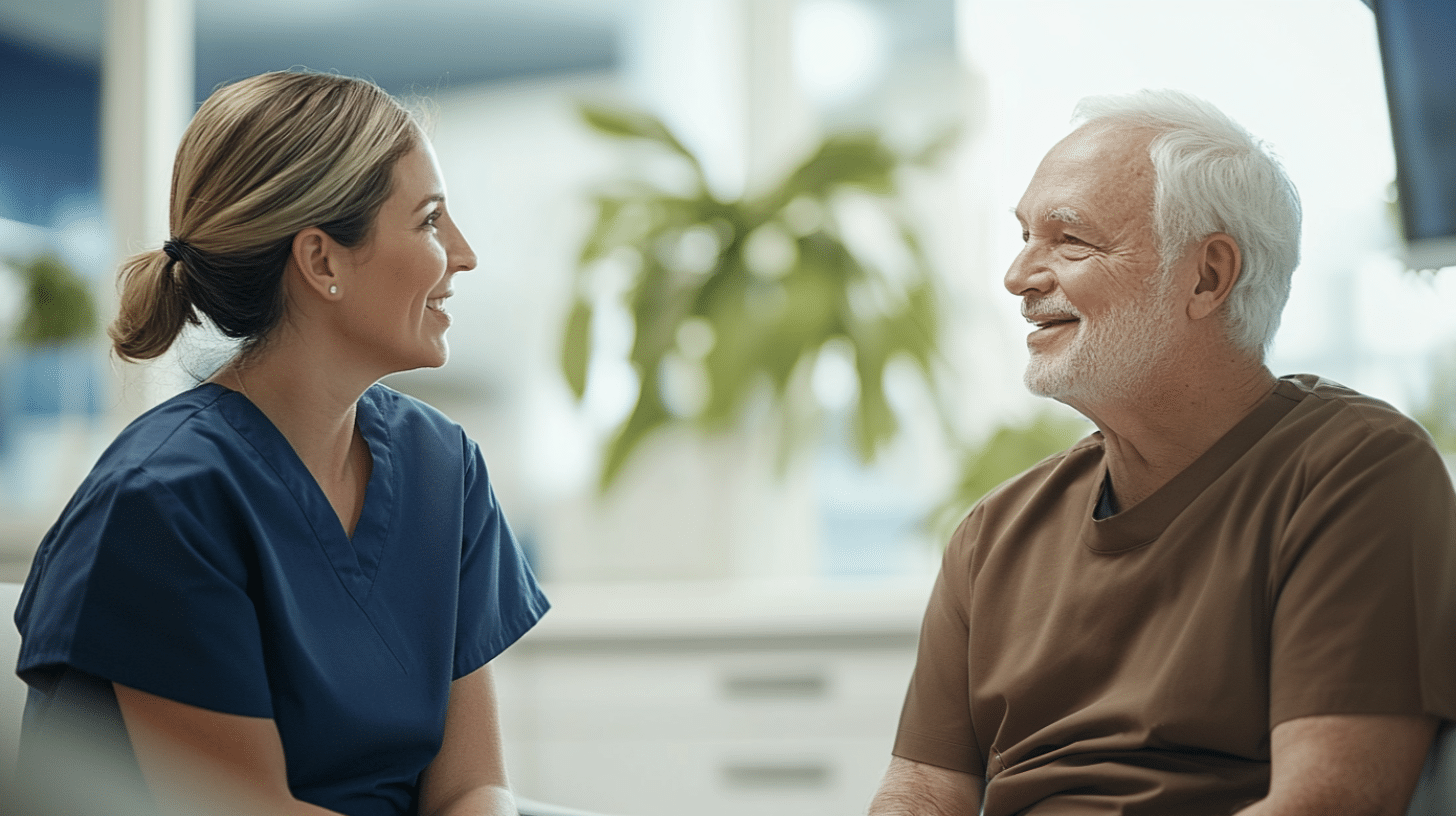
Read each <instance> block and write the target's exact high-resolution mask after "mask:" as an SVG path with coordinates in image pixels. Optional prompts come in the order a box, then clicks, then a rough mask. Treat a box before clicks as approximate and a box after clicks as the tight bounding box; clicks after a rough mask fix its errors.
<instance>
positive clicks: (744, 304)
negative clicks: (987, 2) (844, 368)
mask: <svg viewBox="0 0 1456 816" xmlns="http://www.w3.org/2000/svg"><path fill="white" fill-rule="evenodd" d="M580 111H581V114H582V116H583V118H584V119H585V121H586V122H587V124H588V125H590V126H591V127H592V128H593V129H594V130H596V131H597V132H599V133H601V134H604V135H605V136H608V137H611V138H613V139H618V140H624V141H628V142H632V143H636V144H638V145H641V146H646V147H647V148H649V150H650V152H651V153H653V154H656V155H657V157H658V158H667V159H668V160H669V161H670V164H672V165H675V166H676V168H677V170H679V171H685V172H678V173H676V175H675V176H664V178H663V179H659V178H656V177H653V178H649V177H648V176H649V175H650V174H649V173H647V172H643V173H640V174H636V175H634V177H630V178H624V179H620V180H618V181H617V182H616V183H614V184H611V185H610V186H608V187H606V188H604V189H603V190H601V191H600V192H598V193H597V194H596V196H595V203H596V207H597V218H596V222H595V225H594V226H593V228H592V230H591V232H590V234H589V236H588V237H587V239H586V241H585V243H584V245H583V247H582V250H581V255H580V259H579V264H578V267H577V275H576V280H575V287H574V292H575V295H574V298H573V305H572V307H571V311H570V316H569V318H568V320H567V324H566V327H565V337H564V342H563V346H562V358H561V366H562V371H563V373H564V374H565V376H566V380H567V382H568V383H569V384H570V386H571V389H572V391H573V392H574V393H575V395H576V397H577V398H578V399H581V398H583V396H584V395H585V394H586V391H587V388H588V386H589V383H588V377H589V372H590V370H591V360H592V356H593V345H594V343H593V324H594V322H595V321H596V320H597V319H598V318H599V314H598V310H599V309H601V308H603V307H605V306H607V304H606V303H605V302H604V301H603V300H602V296H601V293H602V292H603V291H605V290H610V289H611V283H610V282H608V281H605V280H604V278H610V277H611V276H612V275H614V274H616V275H621V274H622V269H623V268H624V267H625V269H626V270H627V277H628V278H629V280H628V282H627V283H626V286H625V292H624V294H622V295H621V297H622V299H623V305H624V306H625V308H626V309H627V310H628V312H629V313H630V316H631V319H632V321H633V324H634V333H633V340H632V347H631V351H630V362H631V365H632V367H633V369H634V370H635V372H636V374H637V377H638V392H637V397H636V401H635V404H634V405H633V406H632V409H631V412H630V414H629V415H628V416H627V417H626V419H625V420H623V421H622V422H621V424H620V425H619V427H618V428H617V429H616V431H615V433H614V435H613V436H612V438H611V441H610V442H609V443H608V446H607V450H606V453H605V456H604V458H603V464H602V469H601V473H600V486H601V488H602V489H603V490H605V489H607V488H609V487H610V486H611V484H612V482H613V480H614V479H615V478H616V476H617V475H618V474H619V473H620V471H621V469H622V467H623V465H624V464H625V463H626V462H627V461H628V459H629V458H630V457H631V455H632V453H633V452H634V451H635V450H636V449H637V447H638V445H639V444H640V443H641V442H642V441H643V440H644V439H645V438H646V437H647V436H648V435H649V434H651V433H653V432H654V431H656V430H659V429H661V428H664V427H666V426H668V425H671V424H688V425H690V426H692V427H696V428H698V429H701V430H704V431H719V430H724V429H727V428H730V427H734V426H735V425H738V424H740V423H742V422H744V421H745V418H746V416H747V415H748V414H750V413H753V412H756V411H757V410H759V406H761V405H763V404H764V403H765V401H763V400H761V399H760V396H761V395H764V394H767V395H768V399H767V400H766V405H767V411H768V414H769V415H770V416H771V417H772V418H773V421H774V422H775V424H776V425H777V430H778V440H779V450H780V463H781V464H782V463H784V462H785V461H786V459H787V457H788V456H789V455H790V453H791V452H792V449H793V448H795V447H797V446H799V445H801V444H802V443H804V442H805V441H808V440H811V439H817V438H818V436H817V434H816V430H817V428H818V425H819V423H818V421H817V420H818V419H819V417H820V415H821V412H822V411H823V406H822V405H821V404H820V401H819V400H818V399H817V398H816V397H815V395H814V392H813V389H812V388H810V387H809V379H810V377H811V376H812V371H813V368H814V366H815V365H816V364H818V363H819V362H820V360H821V357H822V356H824V355H837V356H838V357H839V358H840V360H841V361H846V362H848V363H849V365H851V366H852V368H853V372H854V375H855V380H856V385H855V394H854V400H853V402H852V404H851V405H850V406H849V408H848V410H849V411H850V412H851V415H850V423H849V425H850V428H851V432H850V436H851V437H852V438H851V440H850V441H851V443H852V446H853V448H854V450H855V451H856V452H857V454H858V456H859V457H860V459H861V461H864V462H868V461H870V460H872V459H873V458H874V456H875V454H876V452H877V451H878V450H879V449H880V447H881V446H882V445H884V444H885V443H886V442H888V441H889V440H890V439H891V438H893V437H894V435H895V434H896V432H897V430H898V424H897V420H896V418H895V414H894V411H893V410H892V408H891V406H890V403H889V401H888V399H887V398H886V393H885V384H884V375H885V370H886V367H887V366H888V365H890V364H891V363H892V362H893V361H894V360H896V359H897V358H904V359H908V360H910V361H912V362H913V364H914V368H915V370H917V371H918V372H919V373H920V375H921V377H922V378H923V380H924V382H925V383H926V384H927V385H928V386H929V388H930V391H931V393H932V399H933V400H934V401H936V402H937V403H939V402H940V400H939V398H938V397H937V396H935V392H936V374H935V371H936V368H937V365H938V364H939V362H940V360H939V355H938V352H937V345H938V342H939V327H940V313H939V307H938V298H937V292H936V287H935V284H934V281H935V276H934V274H932V271H931V269H930V266H929V263H928V261H927V259H926V256H925V253H924V251H923V249H922V245H921V240H920V238H919V236H918V235H917V233H916V230H915V229H914V228H913V227H912V225H911V224H910V222H909V220H908V218H907V217H906V216H905V214H904V212H903V211H902V208H901V206H900V202H899V201H898V198H897V194H898V185H897V174H898V173H899V172H900V170H901V169H902V168H905V167H907V166H920V167H925V166H928V165H931V164H932V163H934V162H935V161H936V160H937V159H938V158H939V157H940V156H941V155H942V153H943V152H944V150H945V148H946V147H948V146H949V145H951V144H952V143H953V142H954V139H955V136H954V134H951V133H947V134H945V135H943V136H942V137H941V138H938V139H936V140H934V141H933V142H932V143H931V144H930V145H928V146H926V147H925V148H924V149H922V150H920V151H918V152H916V153H915V154H914V155H910V156H901V155H898V154H897V153H896V152H895V151H893V150H892V149H890V147H888V146H887V145H886V144H885V142H884V141H883V140H882V139H881V138H880V136H879V135H878V134H876V133H873V132H853V133H842V134H835V135H831V136H829V137H827V138H825V139H824V140H823V141H822V142H821V143H820V144H819V145H818V146H817V148H815V149H814V150H813V151H812V152H811V154H810V155H809V157H808V158H807V159H806V160H804V162H803V163H802V164H800V165H799V166H798V167H797V168H795V169H794V170H793V171H791V172H790V173H788V174H787V175H786V176H784V177H783V178H782V179H780V180H778V181H777V183H773V184H769V185H766V189H763V190H762V192H758V193H756V194H751V195H745V196H742V197H739V198H735V199H729V200H725V199H723V198H719V197H718V196H716V195H715V194H714V193H713V191H712V190H711V189H710V187H709V184H708V180H707V177H706V176H705V174H704V170H703V167H702V164H701V163H700V161H699V159H698V158H697V157H696V156H695V155H694V154H693V153H692V152H691V151H690V150H688V149H687V148H686V147H684V145H683V144H682V143H681V142H680V141H679V140H678V138H677V137H676V136H675V135H674V134H673V133H672V132H671V131H670V130H669V129H668V128H667V127H666V126H665V125H664V124H663V123H662V122H661V121H660V120H659V119H657V118H655V117H653V116H651V115H650V114H647V113H643V112H640V111H635V110H628V109H619V108H611V107H606V106H602V105H596V104H590V103H586V104H582V105H581V107H580ZM866 202H868V203H870V204H872V205H873V206H872V207H871V208H870V209H871V210H873V212H875V213H877V215H878V217H879V219H881V224H882V225H884V226H887V227H888V230H886V231H885V232H886V233H887V234H888V235H890V236H892V238H891V241H890V243H892V244H895V245H896V246H895V247H893V249H894V251H893V252H892V253H890V254H891V255H893V256H895V258H896V259H897V260H896V262H894V263H885V262H883V258H882V257H880V256H881V255H883V254H884V253H872V254H875V255H876V257H874V258H871V257H869V256H868V255H867V254H866V253H865V251H864V250H863V248H862V244H859V243H857V242H856V241H855V240H854V238H855V236H853V235H849V234H847V233H850V232H853V231H855V230H858V229H860V228H861V226H862V219H861V221H855V222H854V224H853V225H848V224H846V219H845V217H844V213H845V212H846V208H847V207H849V208H856V207H857V210H856V212H857V213H858V214H859V216H863V215H864V213H865V210H866V208H865V207H864V206H862V205H864V204H865V203H866ZM882 248H883V247H882ZM754 415H755V416H757V414H756V413H755V414H754ZM944 416H945V415H944V411H943V410H941V417H942V420H944Z"/></svg>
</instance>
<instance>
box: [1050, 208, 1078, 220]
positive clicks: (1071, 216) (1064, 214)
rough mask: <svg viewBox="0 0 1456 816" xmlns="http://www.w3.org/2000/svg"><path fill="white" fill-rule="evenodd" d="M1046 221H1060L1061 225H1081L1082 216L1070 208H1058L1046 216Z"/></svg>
mask: <svg viewBox="0 0 1456 816" xmlns="http://www.w3.org/2000/svg"><path fill="white" fill-rule="evenodd" d="M1046 219H1047V220H1048V221H1060V222H1062V223H1063V224H1081V223H1082V214H1081V213H1079V212H1077V211H1076V210H1074V209H1072V208H1071V207H1058V208H1056V209H1055V210H1052V211H1051V212H1048V213H1047V214H1046Z"/></svg>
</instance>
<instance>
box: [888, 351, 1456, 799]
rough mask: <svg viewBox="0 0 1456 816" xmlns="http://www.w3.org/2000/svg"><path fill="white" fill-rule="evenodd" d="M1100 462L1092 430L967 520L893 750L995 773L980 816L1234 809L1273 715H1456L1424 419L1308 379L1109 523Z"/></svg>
mask: <svg viewBox="0 0 1456 816" xmlns="http://www.w3.org/2000/svg"><path fill="white" fill-rule="evenodd" d="M1105 471H1106V466H1105V464H1104V460H1103V446H1102V440H1101V437H1100V436H1099V435H1095V434H1094V435H1093V436H1092V437H1090V438H1088V439H1086V440H1083V441H1082V442H1080V443H1078V444H1077V445H1076V446H1074V447H1072V448H1071V449H1070V450H1067V451H1065V452H1063V453H1060V454H1058V455H1056V456H1053V457H1051V458H1049V459H1047V460H1045V461H1043V462H1041V463H1040V464H1038V465H1036V466H1035V467H1033V468H1032V469H1031V470H1029V471H1027V472H1026V473H1024V474H1022V475H1020V476H1018V477H1017V478H1015V479H1013V480H1012V481H1010V482H1008V483H1006V484H1005V485H1003V486H1001V487H1000V488H998V489H997V490H996V491H995V492H994V493H992V494H991V495H989V496H988V497H986V498H985V499H984V500H982V502H981V503H980V504H979V505H977V506H976V508H975V509H974V510H972V511H971V514H970V515H969V516H968V517H967V518H966V520H965V521H964V522H963V523H962V524H961V526H960V529H959V530H958V531H957V532H956V534H955V537H954V538H953V539H952V541H951V543H950V546H949V547H948V548H947V550H946V553H945V560H944V564H943V566H942V569H941V574H940V577H939V579H938V580H937V582H936V585H935V589H934V591H933V593H932V595H931V600H930V605H929V609H928V610H927V612H926V615H925V622H924V626H923V628H922V631H921V639H920V652H919V657H918V661H917V663H916V667H915V674H914V677H913V678H912V680H911V682H910V689H909V693H908V695H907V697H906V700H905V709H904V713H903V714H902V715H901V719H900V730H899V733H898V735H897V738H896V741H895V748H894V753H895V755H896V756H900V757H904V758H907V759H912V760H916V761H919V762H924V763H929V764H931V765H937V766H940V767H943V768H951V769H954V770H958V771H965V772H968V773H973V774H978V775H982V776H984V777H986V779H987V780H988V782H987V786H986V794H985V814H986V816H1009V814H1014V813H1023V812H1024V813H1031V814H1037V816H1042V815H1043V814H1088V813H1099V814H1124V816H1134V815H1135V814H1157V815H1158V816H1169V814H1173V815H1174V816H1194V815H1195V814H1228V813H1231V812H1232V811H1234V810H1235V809H1237V807H1238V806H1239V805H1241V804H1243V803H1247V802H1249V801H1252V800H1255V799H1258V798H1261V797H1263V796H1264V795H1265V794H1266V793H1267V789H1268V782H1269V732H1270V729H1271V728H1273V726H1275V725H1277V724H1278V723H1280V722H1283V721H1285V720H1289V719H1293V718H1296V717H1302V716H1308V715H1314V714H1421V713H1426V714H1431V715H1435V716H1438V717H1442V718H1446V719H1456V494H1453V492H1452V487H1451V481H1450V478H1449V476H1448V474H1447V472H1446V469H1445V467H1444V465H1443V463H1442V461H1441V458H1440V456H1439V455H1438V454H1437V453H1436V451H1435V449H1434V448H1433V447H1432V445H1431V442H1430V438H1429V437H1428V436H1427V435H1426V433H1425V432H1424V431H1423V430H1422V429H1421V428H1420V427H1419V426H1418V425H1417V424H1415V423H1414V422H1412V421H1411V420H1409V419H1407V418H1406V417H1404V416H1402V415H1401V414H1400V413H1399V412H1397V411H1396V410H1394V409H1393V408H1391V407H1390V406H1388V405H1386V404H1385V403H1382V402H1380V401H1378V400H1374V399H1371V398H1369V397H1365V396H1362V395H1360V394H1357V393H1355V392H1353V391H1350V390H1348V389H1346V388H1343V387H1341V386H1339V385H1336V384H1334V383H1331V382H1328V381H1324V380H1320V379H1318V378H1316V377H1312V376H1308V375H1300V376H1296V377H1290V378H1285V379H1283V380H1281V381H1280V382H1279V384H1278V385H1277V387H1276V388H1275V389H1274V391H1273V393H1272V394H1271V395H1270V396H1269V397H1268V398H1267V399H1266V400H1265V401H1264V402H1263V403H1261V404H1260V405H1259V406H1258V407H1257V408H1256V409H1255V410H1254V411H1253V413H1251V414H1250V415H1249V416H1247V417H1245V418H1244V419H1243V420H1241V421H1240V422H1239V424H1238V425H1236V426H1235V427H1234V428H1233V429H1232V430H1230V431H1229V432H1228V433H1227V434H1226V435H1225V436H1224V437H1223V438H1222V439H1220V440H1219V441H1218V443H1217V444H1215V445H1214V446H1213V448H1211V449H1210V450H1208V451H1207V452H1206V453H1204V454H1203V455H1202V456H1200V457H1199V458H1198V459H1197V460H1196V461H1195V462H1194V463H1193V464H1192V465H1190V466H1189V467H1188V468H1187V469H1186V470H1184V471H1183V472H1182V473H1180V474H1178V475H1177V476H1176V477H1174V478H1173V479H1172V480H1171V481H1170V482H1168V483H1167V484H1165V485H1163V487H1161V488H1159V489H1158V491H1157V492H1155V493H1154V494H1153V495H1152V496H1150V497H1148V498H1147V499H1145V500H1143V501H1142V502H1139V503H1138V504H1137V505H1135V506H1133V507H1131V508H1129V509H1128V510H1126V511H1124V512H1121V513H1118V514H1116V515H1114V516H1112V517H1110V518H1106V519H1103V520H1100V521H1096V520H1093V518H1092V509H1093V506H1094V505H1095V503H1096V501H1097V497H1098V494H1099V489H1100V488H1101V486H1102V480H1103V476H1104V474H1105ZM1371 750H1378V746H1371Z"/></svg>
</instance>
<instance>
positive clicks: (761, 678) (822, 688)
mask: <svg viewBox="0 0 1456 816" xmlns="http://www.w3.org/2000/svg"><path fill="white" fill-rule="evenodd" d="M828 690H829V682H828V680H827V679H826V678H825V677H824V675H822V674H793V675H730V676H728V677H725V678H723V696H725V697H727V698H729V699H732V700H786V699H787V700H804V699H812V698H815V697H823V696H825V694H826V693H827V692H828Z"/></svg>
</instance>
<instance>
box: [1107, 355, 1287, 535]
mask: <svg viewBox="0 0 1456 816" xmlns="http://www.w3.org/2000/svg"><path fill="white" fill-rule="evenodd" d="M1303 398H1304V392H1302V391H1301V390H1300V389H1299V387H1298V386H1297V385H1295V384H1294V383H1292V382H1290V381H1288V380H1283V379H1281V380H1279V381H1278V382H1277V383H1276V384H1275V386H1274V390H1273V391H1272V392H1270V394H1269V396H1267V397H1265V398H1264V401H1263V402H1261V403H1259V405H1258V406H1257V407H1255V408H1254V410H1253V411H1251V412H1250V413H1249V414H1248V415H1247V416H1245V417H1244V418H1243V419H1241V420H1239V422H1238V423H1237V424H1236V425H1234V427H1233V428H1230V429H1229V431H1228V432H1227V433H1225V434H1224V435H1223V436H1222V437H1220V438H1219V440H1218V441H1217V442H1215V443H1214V444H1213V447H1211V448H1209V449H1208V450H1206V451H1204V452H1203V454H1202V455H1201V456H1199V457H1198V458H1197V459H1195V460H1194V461H1193V464H1191V465H1189V466H1188V467H1186V468H1184V469H1183V470H1182V471H1181V472H1180V473H1178V475H1176V476H1174V477H1173V478H1172V479H1170V480H1169V481H1168V482H1167V483H1166V484H1164V485H1163V486H1162V487H1159V488H1158V489H1157V490H1156V491H1154V492H1153V494H1152V495H1151V496H1148V497H1147V498H1146V499H1143V500H1142V501H1140V502H1138V503H1137V504H1135V505H1133V506H1132V507H1129V508H1127V509H1126V510H1124V511H1122V512H1120V513H1117V514H1115V515H1112V516H1108V517H1107V518H1103V519H1097V518H1094V517H1093V508H1095V507H1096V505H1097V500H1098V496H1099V494H1100V492H1101V491H1100V488H1101V486H1102V482H1103V480H1102V479H1097V480H1095V481H1094V482H1092V490H1090V491H1089V495H1088V497H1087V507H1086V512H1085V513H1083V515H1082V518H1083V522H1082V534H1081V539H1082V544H1083V545H1085V546H1086V547H1087V548H1088V549H1091V550H1093V551H1095V552H1100V553H1109V554H1110V553H1119V552H1126V551H1128V550H1134V549H1137V548H1138V547H1142V546H1144V545H1146V544H1150V543H1152V542H1153V541H1154V540H1156V539H1157V538H1158V536H1160V535H1162V534H1163V531H1164V530H1165V529H1167V527H1168V525H1169V524H1171V523H1172V522H1173V519H1175V518H1177V517H1178V515H1179V514H1180V513H1182V512H1183V511H1184V510H1185V509H1187V507H1188V505H1190V504H1192V503H1193V500H1194V499H1196V498H1198V496H1199V495H1200V494H1202V493H1203V491H1204V490H1205V489H1207V488H1208V486H1209V485H1211V484H1213V482H1214V481H1215V480H1217V479H1218V477H1220V476H1222V475H1223V474H1224V472H1226V471H1227V470H1228V469H1229V468H1230V467H1231V466H1232V465H1233V464H1234V462H1236V461H1238V459H1239V457H1241V456H1243V455H1244V454H1245V453H1247V452H1248V451H1249V449H1250V448H1252V447H1254V445H1255V444H1257V443H1258V441H1259V440H1260V439H1263V438H1264V435H1265V434H1267V433H1268V432H1269V431H1270V430H1271V429H1272V428H1273V427H1274V426H1275V425H1277V424H1278V423H1279V421H1280V420H1281V419H1283V418H1284V417H1285V416H1286V415H1288V414H1289V412H1290V411H1292V410H1294V406H1296V405H1298V404H1299V402H1300V400H1301V399H1303Z"/></svg>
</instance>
